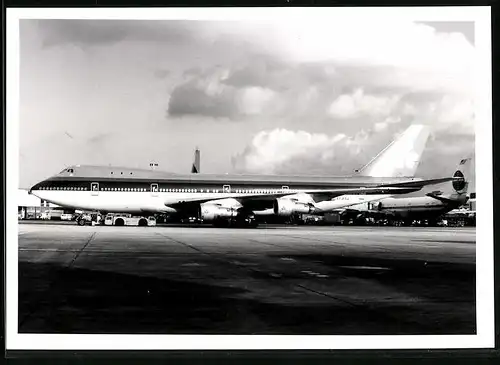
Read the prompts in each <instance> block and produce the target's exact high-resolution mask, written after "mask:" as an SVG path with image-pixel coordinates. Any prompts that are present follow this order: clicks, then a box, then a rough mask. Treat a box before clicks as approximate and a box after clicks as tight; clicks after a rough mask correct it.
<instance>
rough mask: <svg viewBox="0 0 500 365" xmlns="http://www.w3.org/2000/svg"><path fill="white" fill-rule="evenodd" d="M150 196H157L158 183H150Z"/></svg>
mask: <svg viewBox="0 0 500 365" xmlns="http://www.w3.org/2000/svg"><path fill="white" fill-rule="evenodd" d="M151 196H158V184H151Z"/></svg>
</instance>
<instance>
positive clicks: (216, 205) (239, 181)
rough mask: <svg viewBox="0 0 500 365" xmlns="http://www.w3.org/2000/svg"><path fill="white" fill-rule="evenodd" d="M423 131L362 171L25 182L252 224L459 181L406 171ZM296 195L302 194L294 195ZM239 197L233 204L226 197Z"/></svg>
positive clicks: (57, 197) (105, 173) (71, 176)
mask: <svg viewBox="0 0 500 365" xmlns="http://www.w3.org/2000/svg"><path fill="white" fill-rule="evenodd" d="M427 136H428V131H427V129H426V128H425V127H424V126H419V125H414V126H410V127H409V128H408V129H407V130H406V132H405V133H403V134H402V135H401V136H400V137H399V138H398V139H397V140H396V141H394V142H393V143H391V144H390V145H389V146H388V147H387V148H386V149H384V150H383V151H382V152H381V153H380V154H379V155H378V156H377V157H376V158H375V159H373V160H372V161H371V162H370V163H369V164H368V165H366V166H365V167H364V168H363V169H362V170H361V171H359V172H356V173H355V174H353V175H350V176H340V177H323V176H321V177H319V176H275V175H230V174H225V175H217V174H201V173H200V174H175V173H169V172H160V171H154V170H146V169H132V168H126V167H123V168H121V167H109V166H88V165H75V166H70V167H67V168H65V169H64V170H62V171H61V172H60V173H59V174H57V175H55V176H52V177H50V178H48V179H46V180H44V181H41V182H40V183H38V184H36V185H34V186H33V187H32V188H31V189H30V193H31V194H33V195H35V196H37V197H39V198H41V199H44V200H47V201H49V202H51V203H54V204H57V205H60V206H64V207H71V208H75V209H82V210H92V211H99V212H101V213H108V212H120V213H136V214H141V215H145V214H151V213H173V214H179V215H185V216H199V217H201V218H202V219H203V220H204V221H208V222H214V223H217V222H221V221H222V222H224V223H228V224H229V225H232V224H235V225H250V226H252V225H254V224H255V214H258V213H259V212H271V211H272V212H273V214H280V215H283V214H293V213H310V212H313V211H314V210H315V209H316V208H315V202H321V201H325V200H331V199H333V198H334V197H337V196H341V195H345V194H360V195H379V196H380V195H394V194H404V193H409V192H413V191H418V190H420V189H421V188H422V187H423V186H426V185H431V184H438V183H441V182H446V181H451V180H460V177H444V178H439V179H431V180H424V179H420V178H415V177H411V175H408V173H407V172H408V171H414V168H415V165H416V163H418V161H419V159H420V154H421V151H422V150H423V145H425V142H426V140H427ZM297 196H300V197H303V198H304V199H299V198H297ZM235 201H236V202H237V205H234V203H230V204H229V205H227V204H228V202H235Z"/></svg>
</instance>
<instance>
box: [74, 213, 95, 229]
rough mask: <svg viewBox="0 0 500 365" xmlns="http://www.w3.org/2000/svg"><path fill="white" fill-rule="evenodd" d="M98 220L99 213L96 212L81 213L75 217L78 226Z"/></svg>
mask: <svg viewBox="0 0 500 365" xmlns="http://www.w3.org/2000/svg"><path fill="white" fill-rule="evenodd" d="M100 220H101V218H100V215H99V214H97V213H82V214H80V215H78V216H77V217H76V219H75V221H76V223H77V224H78V225H79V226H85V225H92V222H95V223H96V224H99V221H100Z"/></svg>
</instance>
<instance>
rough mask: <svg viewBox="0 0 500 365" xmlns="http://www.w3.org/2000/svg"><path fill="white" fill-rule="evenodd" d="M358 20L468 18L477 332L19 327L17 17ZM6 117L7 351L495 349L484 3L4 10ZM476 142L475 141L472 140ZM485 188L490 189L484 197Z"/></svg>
mask: <svg viewBox="0 0 500 365" xmlns="http://www.w3.org/2000/svg"><path fill="white" fill-rule="evenodd" d="M336 17H341V18H345V17H353V18H356V20H362V19H363V18H364V17H366V18H370V19H373V18H374V17H377V18H380V19H384V20H385V19H387V21H390V19H397V20H401V19H408V20H411V21H473V22H475V47H476V50H477V63H476V66H477V71H478V73H477V75H478V77H477V83H476V92H477V94H476V95H477V100H476V104H475V105H476V113H475V116H476V191H479V199H478V200H477V209H476V212H477V217H478V219H477V227H476V242H477V244H476V316H477V334H476V335H422V336H412V335H405V336H401V335H394V336H357V335H356V336H323V335H321V336H316V335H308V336H302V335H290V336H274V335H272V336H271V335H213V336H212V335H91V334H85V335H76V334H67V335H66V334H19V333H18V221H17V219H18V218H17V201H16V197H17V190H18V188H19V20H21V19H144V20H147V19H149V20H153V19H157V20H159V19H163V20H168V19H170V20H173V19H184V20H265V21H268V20H269V21H272V20H273V19H276V18H281V19H284V18H289V19H290V20H292V21H293V19H294V18H296V19H298V18H300V19H301V21H303V20H304V19H306V18H307V19H310V21H311V22H314V21H315V20H316V19H318V18H327V19H329V20H330V21H335V18H336ZM6 25H7V27H6V31H7V34H6V40H7V42H6V45H7V47H6V52H7V54H6V60H7V73H6V74H7V119H6V123H7V125H6V131H7V136H6V143H7V146H6V147H7V153H6V162H7V164H6V168H7V175H6V176H7V181H6V183H7V186H6V192H7V194H6V198H7V199H6V204H7V206H6V223H7V224H6V227H7V234H6V238H7V241H6V246H5V248H6V255H5V258H6V322H5V323H6V349H7V350H174V349H178V350H210V349H213V350H216V349H217V350H226V349H227V350H237V349H241V350H244V349H440V348H441V349H451V348H493V347H494V345H495V341H494V340H495V338H494V334H495V332H494V277H493V259H494V258H493V174H492V171H493V164H492V89H491V88H492V69H491V8H490V7H486V6H484V7H482V6H481V7H475V6H471V7H407V8H405V7H393V8H382V7H380V8H368V7H367V8H198V9H197V8H192V9H187V8H183V9H174V8H113V9H111V8H99V9H98V8H84V9H78V8H72V9H66V8H26V9H21V8H7V12H6ZM478 142H479V143H478ZM486 193H488V195H486Z"/></svg>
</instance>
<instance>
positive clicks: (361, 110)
mask: <svg viewBox="0 0 500 365" xmlns="http://www.w3.org/2000/svg"><path fill="white" fill-rule="evenodd" d="M399 99H400V96H398V95H394V96H373V95H366V94H365V93H364V92H363V89H357V90H356V91H354V92H353V93H352V94H342V95H340V96H339V97H338V98H337V99H335V100H334V101H333V103H332V104H331V105H330V108H329V110H328V112H329V113H330V115H332V116H334V117H339V118H352V117H356V116H359V115H363V114H365V115H369V116H388V115H390V114H391V113H392V111H393V109H394V108H395V106H396V105H397V103H398V102H399Z"/></svg>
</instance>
